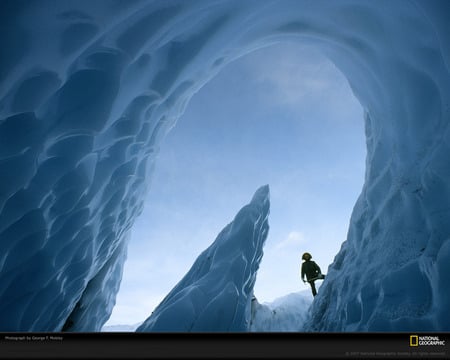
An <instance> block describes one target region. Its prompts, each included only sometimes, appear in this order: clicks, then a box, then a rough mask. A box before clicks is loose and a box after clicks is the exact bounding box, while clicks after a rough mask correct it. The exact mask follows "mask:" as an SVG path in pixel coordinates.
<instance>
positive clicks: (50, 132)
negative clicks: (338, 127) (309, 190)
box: [0, 0, 450, 331]
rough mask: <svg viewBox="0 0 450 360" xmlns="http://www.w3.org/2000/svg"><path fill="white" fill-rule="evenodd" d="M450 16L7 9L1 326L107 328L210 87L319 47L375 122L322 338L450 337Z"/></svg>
mask: <svg viewBox="0 0 450 360" xmlns="http://www.w3.org/2000/svg"><path fill="white" fill-rule="evenodd" d="M449 13H450V4H449V2H447V1H445V0H431V1H420V0H410V1H403V2H395V3H393V2H390V1H387V0H386V1H383V0H382V1H377V2H371V1H360V0H341V1H334V2H330V1H322V0H319V1H314V2H309V1H296V0H295V1H294V0H286V1H277V0H266V1H259V0H247V1H237V0H230V1H219V0H211V1H195V2H194V1H193V2H190V1H189V2H188V1H182V0H170V1H160V0H157V1H152V2H149V1H139V0H136V1H115V0H98V1H95V2H87V1H82V2H78V1H75V0H64V1H54V0H42V1H39V2H32V1H2V2H0V18H1V19H0V30H1V31H0V48H1V49H2V56H1V57H0V246H1V251H0V330H4V331H9V330H34V331H54V330H61V329H63V328H64V329H67V330H70V329H73V330H80V331H81V330H85V331H97V330H100V328H101V325H102V324H101V322H103V321H104V319H107V318H108V316H109V314H110V311H111V308H112V306H113V304H114V301H115V293H116V291H117V289H118V287H119V284H120V279H121V268H122V264H123V262H124V261H125V257H126V250H125V249H126V243H127V234H128V231H129V229H130V228H131V226H132V225H133V221H134V219H135V217H136V216H138V215H139V213H140V211H141V208H142V204H143V198H144V195H145V193H146V192H147V190H148V189H147V187H148V186H147V183H148V179H149V176H150V175H151V172H152V167H153V163H154V162H155V160H156V158H157V153H158V146H159V143H160V142H161V140H162V139H163V138H164V135H165V134H166V133H167V132H168V131H169V130H170V129H171V127H173V126H174V125H175V123H176V120H177V119H178V117H179V116H180V115H181V114H182V112H183V109H184V108H185V106H186V105H187V103H188V101H189V99H190V97H191V96H192V95H193V94H194V93H195V92H196V91H197V90H198V89H199V88H200V87H201V86H202V85H203V84H204V83H205V82H207V81H208V79H210V78H211V77H212V76H214V75H215V74H216V73H217V72H218V71H220V69H221V68H222V67H224V66H226V64H227V63H229V62H230V61H232V60H233V59H235V58H237V57H239V56H241V55H243V54H245V53H247V52H249V51H252V50H253V49H256V48H259V47H262V46H267V45H269V44H271V43H274V42H278V41H302V42H307V43H309V44H312V45H314V46H316V47H317V48H318V49H319V50H321V51H322V52H323V53H324V54H325V55H326V56H328V57H329V58H330V60H331V61H333V62H334V63H335V64H336V66H337V67H338V68H339V69H340V70H341V71H342V72H343V74H344V75H345V76H346V77H347V79H348V81H349V83H350V85H351V87H352V89H353V91H354V94H355V96H356V97H357V98H358V100H359V101H360V103H361V104H362V106H363V108H364V109H365V111H366V115H365V126H366V137H367V164H366V179H365V185H364V188H363V190H362V193H361V196H360V197H359V199H358V201H357V204H356V205H355V209H354V212H353V215H352V218H351V224H350V228H349V233H348V239H347V241H346V242H345V243H344V244H343V246H342V249H341V251H340V252H339V253H338V255H337V256H336V258H335V261H334V263H333V264H332V266H331V267H330V269H329V270H328V276H327V279H326V281H325V282H324V284H323V287H322V289H321V290H322V291H321V294H320V295H319V296H318V297H317V299H316V300H315V301H314V304H313V306H312V309H311V318H310V322H309V325H308V328H309V329H311V330H327V331H340V330H378V329H384V330H409V329H415V330H425V329H434V330H449V329H450V320H449V319H450V316H449V315H450V314H449V311H450V310H449V309H450V290H448V287H447V284H448V283H449V280H450V279H449V276H450V275H449V274H450V271H449V270H450V269H449V265H448V264H450V236H449V230H450V225H449V224H450V223H449V221H448V218H449V211H450V209H449V206H448V204H449V203H450V189H449V185H448V184H449V183H450V182H449V178H450V167H449V165H448V154H449V150H450V133H449V126H448V124H449V119H450V106H449V103H450V84H449V83H450V81H449V69H450V41H449V37H450V35H449V34H450V24H449V22H448V19H447V15H448V14H449ZM90 318H91V319H94V318H95V319H98V323H95V324H94V323H93V322H92V321H90V320H88V319H90Z"/></svg>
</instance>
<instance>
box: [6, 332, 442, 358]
mask: <svg viewBox="0 0 450 360" xmlns="http://www.w3.org/2000/svg"><path fill="white" fill-rule="evenodd" d="M411 335H417V336H438V337H439V340H444V341H445V345H440V346H438V345H435V346H411V344H410V337H411ZM318 358H320V359H323V358H325V359H371V358H377V359H380V358H383V359H414V358H416V359H419V358H420V359H430V358H439V359H450V333H443V332H427V333H422V332H411V333H409V332H408V333H406V332H404V333H403V332H402V333H392V332H390V333H381V332H380V333H361V332H359V333H342V332H341V333H337V332H336V333H292V332H283V333H273V332H270V333H251V332H249V333H134V332H95V333H56V332H39V333H30V332H12V333H6V332H1V333H0V359H318Z"/></svg>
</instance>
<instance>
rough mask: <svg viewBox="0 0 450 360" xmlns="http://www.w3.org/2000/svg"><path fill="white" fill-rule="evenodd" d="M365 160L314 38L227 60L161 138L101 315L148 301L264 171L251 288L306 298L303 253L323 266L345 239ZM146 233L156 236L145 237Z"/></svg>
mask: <svg viewBox="0 0 450 360" xmlns="http://www.w3.org/2000/svg"><path fill="white" fill-rule="evenodd" d="M364 161H365V142H364V122H363V111H362V109H361V107H360V104H359V103H358V101H357V100H356V99H355V98H354V96H353V94H352V92H351V89H350V88H349V86H348V83H347V81H346V79H345V78H344V76H343V75H342V74H341V73H340V72H339V70H337V69H336V68H335V67H334V65H333V64H332V63H331V62H330V61H329V60H328V59H326V58H325V57H324V56H323V55H321V54H320V53H319V52H318V51H317V50H316V49H315V48H313V47H311V46H302V45H301V43H299V42H289V41H288V42H282V43H279V44H272V45H270V46H267V47H264V48H262V49H258V50H255V51H253V52H251V53H249V54H246V55H244V56H242V57H241V58H239V59H236V60H234V61H233V62H231V63H230V64H228V65H227V66H226V67H225V68H224V69H222V70H221V71H220V73H219V74H217V75H216V76H215V77H214V78H213V79H211V80H210V81H209V82H208V83H207V84H205V85H204V86H203V87H202V89H200V90H199V91H198V93H196V94H195V95H194V96H193V98H192V99H191V100H190V102H189V105H188V106H187V108H186V110H185V113H184V114H183V115H182V116H181V117H180V119H179V120H178V122H177V125H176V126H175V127H174V128H173V129H172V130H171V131H170V133H169V134H168V135H167V136H166V138H165V139H164V140H163V141H162V143H161V150H160V153H159V155H158V159H157V162H156V164H155V170H154V175H153V177H152V179H151V190H150V191H149V194H148V196H147V200H146V201H145V203H146V206H145V207H144V210H143V213H142V214H141V215H140V217H139V218H138V219H137V220H136V222H135V224H134V225H133V229H132V230H131V238H130V244H129V247H128V259H127V262H126V263H125V266H124V273H123V278H122V282H121V290H120V291H119V293H118V295H117V302H116V305H115V308H114V309H113V312H112V314H111V317H110V319H109V321H108V322H107V324H106V326H113V325H115V326H118V325H121V324H122V325H123V324H136V323H138V322H140V321H142V320H143V319H144V318H145V317H146V315H147V314H148V313H149V311H153V309H154V308H155V307H156V306H157V305H158V304H159V302H161V301H162V300H163V298H164V296H165V295H166V294H167V293H168V292H169V291H170V289H172V288H173V287H174V286H175V285H176V283H177V282H178V281H179V280H180V279H181V278H182V276H183V275H184V274H185V273H187V271H188V270H189V268H190V267H191V266H192V264H193V263H194V261H195V259H196V258H197V256H198V255H199V254H200V253H201V252H202V251H203V250H204V249H205V248H206V247H207V246H208V245H209V244H210V243H211V242H212V240H213V239H214V238H215V236H216V235H217V234H218V233H219V231H220V229H221V228H222V227H223V225H224V224H226V223H227V222H229V221H231V219H232V217H233V215H234V214H235V212H236V211H237V210H238V209H239V208H240V207H241V206H242V205H243V204H244V203H245V202H246V200H247V197H248V195H249V194H251V193H252V192H253V191H254V189H256V188H257V187H259V186H260V185H261V184H263V183H267V184H269V185H270V188H271V213H270V216H269V225H270V230H269V235H268V239H267V241H266V244H265V246H264V256H263V258H262V260H261V263H260V268H259V270H258V275H257V280H256V283H255V290H254V291H255V295H256V297H257V299H258V301H259V302H260V303H266V302H273V301H274V300H275V299H278V298H281V297H282V296H285V295H288V294H291V293H297V292H300V291H302V290H303V291H305V293H306V294H305V295H307V296H308V297H310V298H311V300H312V295H311V291H310V289H309V285H308V287H307V286H306V285H305V284H303V282H302V281H300V276H299V269H300V265H301V259H300V257H301V254H302V252H304V251H310V252H311V253H312V254H314V260H316V262H317V263H319V264H320V266H321V268H322V271H323V272H324V273H326V271H327V268H328V265H329V264H331V263H332V261H333V258H334V256H335V255H336V253H337V252H338V250H339V249H340V247H341V245H342V242H343V241H344V240H345V239H346V235H347V231H348V225H349V218H350V215H351V211H352V209H353V205H354V203H355V202H356V199H357V197H358V195H359V193H360V191H361V187H362V184H363V180H364ZM152 239H160V240H162V239H164V241H162V243H163V244H162V245H161V246H160V248H155V247H154V245H153V241H152ZM164 244H167V245H164ZM139 284H140V285H139ZM316 284H317V286H318V287H320V285H321V282H317V283H316ZM299 306H302V304H301V303H300V304H299Z"/></svg>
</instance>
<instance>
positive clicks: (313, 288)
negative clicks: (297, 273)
mask: <svg viewBox="0 0 450 360" xmlns="http://www.w3.org/2000/svg"><path fill="white" fill-rule="evenodd" d="M309 284H310V285H311V290H312V294H313V296H316V295H317V291H316V285H315V284H314V281H310V282H309Z"/></svg>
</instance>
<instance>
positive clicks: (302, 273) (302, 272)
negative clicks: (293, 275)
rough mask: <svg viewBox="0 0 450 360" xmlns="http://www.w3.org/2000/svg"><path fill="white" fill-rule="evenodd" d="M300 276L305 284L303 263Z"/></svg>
mask: <svg viewBox="0 0 450 360" xmlns="http://www.w3.org/2000/svg"><path fill="white" fill-rule="evenodd" d="M301 275H302V280H303V282H305V263H303V264H302V271H301Z"/></svg>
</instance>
